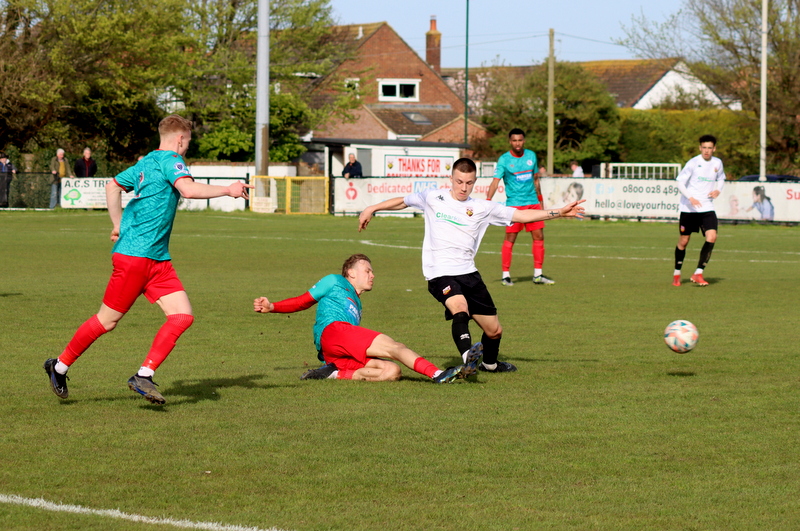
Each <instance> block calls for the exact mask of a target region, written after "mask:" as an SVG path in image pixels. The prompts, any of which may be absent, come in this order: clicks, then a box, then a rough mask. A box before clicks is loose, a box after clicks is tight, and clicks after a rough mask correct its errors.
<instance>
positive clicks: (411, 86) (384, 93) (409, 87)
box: [378, 79, 420, 102]
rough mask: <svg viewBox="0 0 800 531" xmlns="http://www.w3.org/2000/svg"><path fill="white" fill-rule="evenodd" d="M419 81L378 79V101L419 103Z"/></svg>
mask: <svg viewBox="0 0 800 531" xmlns="http://www.w3.org/2000/svg"><path fill="white" fill-rule="evenodd" d="M419 82H420V80H419V79H379V80H378V101H403V102H405V101H410V102H418V101H419Z"/></svg>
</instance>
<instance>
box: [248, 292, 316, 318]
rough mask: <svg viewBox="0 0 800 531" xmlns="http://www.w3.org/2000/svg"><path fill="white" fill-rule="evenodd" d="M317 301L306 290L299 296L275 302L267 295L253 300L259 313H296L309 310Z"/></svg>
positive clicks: (254, 308)
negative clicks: (270, 300)
mask: <svg viewBox="0 0 800 531" xmlns="http://www.w3.org/2000/svg"><path fill="white" fill-rule="evenodd" d="M316 303H317V301H316V299H314V297H312V296H311V293H310V292H308V291H306V292H305V293H303V294H302V295H300V296H299V297H292V298H291V299H284V300H282V301H278V302H275V303H272V302H269V299H267V298H266V297H259V298H257V299H256V300H254V301H253V310H255V311H256V312H257V313H294V312H300V311H303V310H307V309H308V308H311V307H312V306H314V305H315V304H316Z"/></svg>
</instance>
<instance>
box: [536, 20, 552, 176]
mask: <svg viewBox="0 0 800 531" xmlns="http://www.w3.org/2000/svg"><path fill="white" fill-rule="evenodd" d="M554 41H555V33H554V32H553V28H550V55H549V56H548V58H547V175H553V152H554V151H555V140H554V138H555V111H554V109H553V98H554V94H555V77H556V58H555V51H554V49H553V48H554V46H553V43H554ZM533 171H538V170H537V169H536V168H534V169H533Z"/></svg>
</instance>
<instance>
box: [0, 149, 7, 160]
mask: <svg viewBox="0 0 800 531" xmlns="http://www.w3.org/2000/svg"><path fill="white" fill-rule="evenodd" d="M7 158H8V155H6V154H5V153H3V152H2V151H0V159H7Z"/></svg>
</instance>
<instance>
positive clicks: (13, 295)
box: [0, 293, 22, 297]
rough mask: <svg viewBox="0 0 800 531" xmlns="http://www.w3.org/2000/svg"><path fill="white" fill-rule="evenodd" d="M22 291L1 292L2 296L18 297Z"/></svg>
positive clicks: (0, 295)
mask: <svg viewBox="0 0 800 531" xmlns="http://www.w3.org/2000/svg"><path fill="white" fill-rule="evenodd" d="M20 295H22V293H0V297H18V296H20Z"/></svg>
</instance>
